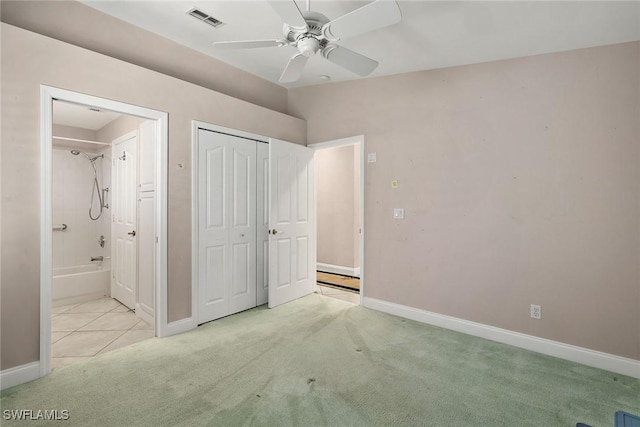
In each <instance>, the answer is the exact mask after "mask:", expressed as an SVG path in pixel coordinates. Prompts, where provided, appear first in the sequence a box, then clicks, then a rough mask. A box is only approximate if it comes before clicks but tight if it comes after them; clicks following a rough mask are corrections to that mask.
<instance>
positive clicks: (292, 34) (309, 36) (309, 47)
mask: <svg viewBox="0 0 640 427" xmlns="http://www.w3.org/2000/svg"><path fill="white" fill-rule="evenodd" d="M302 15H303V16H304V20H305V21H306V23H307V28H306V29H304V28H302V29H301V28H297V27H292V26H291V25H289V24H284V26H283V28H282V32H283V34H284V36H285V39H286V40H287V41H288V42H289V43H290V44H292V45H294V46H296V47H297V48H298V51H300V53H301V54H303V55H304V56H307V57H311V56H313V55H315V54H316V52H318V50H320V49H324V47H325V46H326V45H327V43H328V40H326V39H325V38H324V37H323V36H322V26H323V25H324V24H326V23H327V22H329V18H327V17H326V16H324V15H323V14H321V13H318V12H313V11H307V12H302Z"/></svg>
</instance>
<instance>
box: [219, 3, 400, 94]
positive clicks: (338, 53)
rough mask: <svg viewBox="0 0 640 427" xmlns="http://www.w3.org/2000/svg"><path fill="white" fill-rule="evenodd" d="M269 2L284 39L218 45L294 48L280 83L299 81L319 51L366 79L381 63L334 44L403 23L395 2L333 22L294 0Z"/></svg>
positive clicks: (356, 12)
mask: <svg viewBox="0 0 640 427" xmlns="http://www.w3.org/2000/svg"><path fill="white" fill-rule="evenodd" d="M268 3H269V4H270V5H271V7H272V8H273V9H274V10H275V11H276V13H277V14H278V15H280V17H281V18H282V19H283V20H284V22H285V24H284V26H283V29H282V32H283V34H284V38H283V39H275V40H246V41H224V42H215V43H214V46H215V47H216V48H219V49H252V48H260V47H282V46H293V47H295V48H297V49H298V53H296V54H295V55H293V56H292V57H291V59H289V62H288V63H287V66H286V67H285V69H284V71H283V72H282V75H281V76H280V82H281V83H288V82H294V81H296V80H298V79H299V78H300V76H301V75H302V71H303V69H304V66H305V64H306V63H307V61H308V60H309V58H311V57H312V56H313V55H315V54H316V53H317V52H318V51H321V52H322V56H323V57H325V58H326V59H328V60H329V61H331V62H333V63H334V64H337V65H339V66H341V67H343V68H346V69H347V70H349V71H352V72H353V73H355V74H358V75H359V76H367V75H369V74H370V73H371V72H372V71H373V70H375V69H376V67H377V66H378V62H377V61H375V60H373V59H371V58H367V57H366V56H364V55H361V54H359V53H357V52H354V51H352V50H349V49H347V48H344V47H342V46H338V45H337V44H336V43H335V42H337V41H339V40H344V39H346V38H349V37H353V36H356V35H359V34H362V33H366V32H369V31H373V30H377V29H379V28H383V27H386V26H388V25H392V24H395V23H397V22H400V19H401V18H402V15H401V13H400V7H399V6H398V4H397V3H396V2H395V0H376V1H374V2H372V3H369V4H367V5H365V6H363V7H361V8H359V9H356V10H354V11H352V12H349V13H347V14H346V15H343V16H341V17H339V18H336V19H334V20H332V21H330V20H329V18H327V17H326V16H324V15H323V14H321V13H318V12H314V11H312V10H310V5H309V0H307V10H306V11H305V12H301V11H300V9H299V8H298V5H297V4H296V2H295V0H287V1H278V0H269V1H268Z"/></svg>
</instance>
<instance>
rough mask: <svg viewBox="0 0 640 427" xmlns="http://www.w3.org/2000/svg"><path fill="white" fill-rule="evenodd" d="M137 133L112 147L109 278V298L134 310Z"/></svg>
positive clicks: (121, 139)
mask: <svg viewBox="0 0 640 427" xmlns="http://www.w3.org/2000/svg"><path fill="white" fill-rule="evenodd" d="M137 139H138V138H137V132H136V131H134V132H131V133H128V134H127V135H124V136H123V137H121V138H118V139H116V140H115V141H114V142H113V146H112V151H111V155H112V157H111V158H112V162H113V166H112V171H111V174H112V175H111V180H112V182H111V187H112V191H113V194H112V199H111V203H112V215H113V216H112V223H111V236H112V239H111V242H112V260H111V261H112V275H111V297H112V298H115V299H117V300H118V301H120V302H121V303H122V304H124V305H126V306H127V307H129V308H131V309H133V308H134V307H135V304H136V297H137V293H136V292H137V290H136V282H137V277H138V274H137V265H138V256H137V254H138V252H137V249H136V246H137V245H136V224H137V210H136V185H137V184H136V182H137V158H136V157H137V156H136V154H137Z"/></svg>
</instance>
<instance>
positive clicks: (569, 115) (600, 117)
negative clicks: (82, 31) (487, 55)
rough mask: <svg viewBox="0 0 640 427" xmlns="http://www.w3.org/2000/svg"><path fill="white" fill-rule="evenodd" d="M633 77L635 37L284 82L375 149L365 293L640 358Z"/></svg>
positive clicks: (316, 121) (304, 104)
mask: <svg viewBox="0 0 640 427" xmlns="http://www.w3.org/2000/svg"><path fill="white" fill-rule="evenodd" d="M638 76H640V43H637V42H636V43H627V44H619V45H612V46H608V47H600V48H593V49H584V50H577V51H571V52H566V53H557V54H549V55H541V56H534V57H528V58H522V59H514V60H508V61H500V62H493V63H485V64H479V65H471V66H463V67H455V68H449V69H442V70H433V71H425V72H417V73H410V74H404V75H396V76H390V77H382V78H372V79H364V80H359V81H354V82H345V83H335V84H326V85H319V86H313V87H306V88H299V89H293V90H290V91H289V108H290V112H291V113H292V114H295V115H297V116H298V117H302V118H305V119H306V120H308V124H307V126H308V134H307V137H308V140H309V142H310V143H315V142H320V141H326V140H332V139H337V138H342V137H348V136H351V135H357V134H364V135H365V141H366V149H367V152H376V153H377V163H372V164H366V170H365V227H366V229H365V237H366V242H365V256H366V259H365V264H364V268H365V272H364V273H365V276H366V283H365V296H366V297H370V298H378V299H381V300H385V301H390V302H393V303H399V304H404V305H407V306H412V307H417V308H419V309H424V310H429V311H432V312H436V313H442V314H446V315H450V316H455V317H457V318H462V319H468V320H471V321H475V322H479V323H483V324H487V325H494V326H497V327H501V328H505V329H509V330H513V331H518V332H523V333H526V334H531V335H535V336H539V337H544V338H548V339H552V340H556V341H560V342H564V343H569V344H574V345H577V346H581V347H586V348H590V349H595V350H600V351H603V352H607V353H612V354H616V355H620V356H624V357H629V358H633V359H640V331H639V330H640V326H639V325H640V317H639V316H640V272H639V266H638V265H639V263H638V260H639V259H640V229H639V220H638V218H639V217H640V203H639V202H640V200H639V198H640V128H639V125H638V123H639V122H640V107H639V102H640V96H639V95H640V81H639V77H638ZM393 179H397V180H398V181H399V187H398V188H397V189H393V188H391V186H390V181H391V180H393ZM394 207H403V208H404V209H405V216H406V219H405V220H403V221H399V220H393V218H392V210H393V208H394ZM530 304H540V305H541V306H542V320H533V319H531V318H530V316H529V305H530Z"/></svg>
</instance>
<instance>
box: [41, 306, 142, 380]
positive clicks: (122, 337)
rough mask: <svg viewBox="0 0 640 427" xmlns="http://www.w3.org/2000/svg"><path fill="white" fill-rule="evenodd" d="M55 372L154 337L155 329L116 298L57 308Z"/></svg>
mask: <svg viewBox="0 0 640 427" xmlns="http://www.w3.org/2000/svg"><path fill="white" fill-rule="evenodd" d="M52 317H53V318H52V321H51V331H52V332H51V342H52V347H51V369H57V368H59V367H61V366H65V365H69V364H71V363H74V362H77V361H80V360H86V359H89V358H91V357H94V356H96V355H97V354H101V353H106V352H107V351H111V350H114V349H116V348H120V347H124V346H127V345H130V344H133V343H136V342H138V341H142V340H146V339H148V338H152V337H153V336H154V333H153V327H152V326H151V325H149V324H147V323H146V322H145V321H143V320H141V319H140V318H139V317H136V315H135V314H134V313H133V311H130V310H129V309H128V308H127V307H125V306H124V305H122V304H120V303H119V302H118V301H116V300H114V299H112V298H101V299H97V300H93V301H89V302H85V303H82V304H71V305H65V306H61V307H53V316H52Z"/></svg>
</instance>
